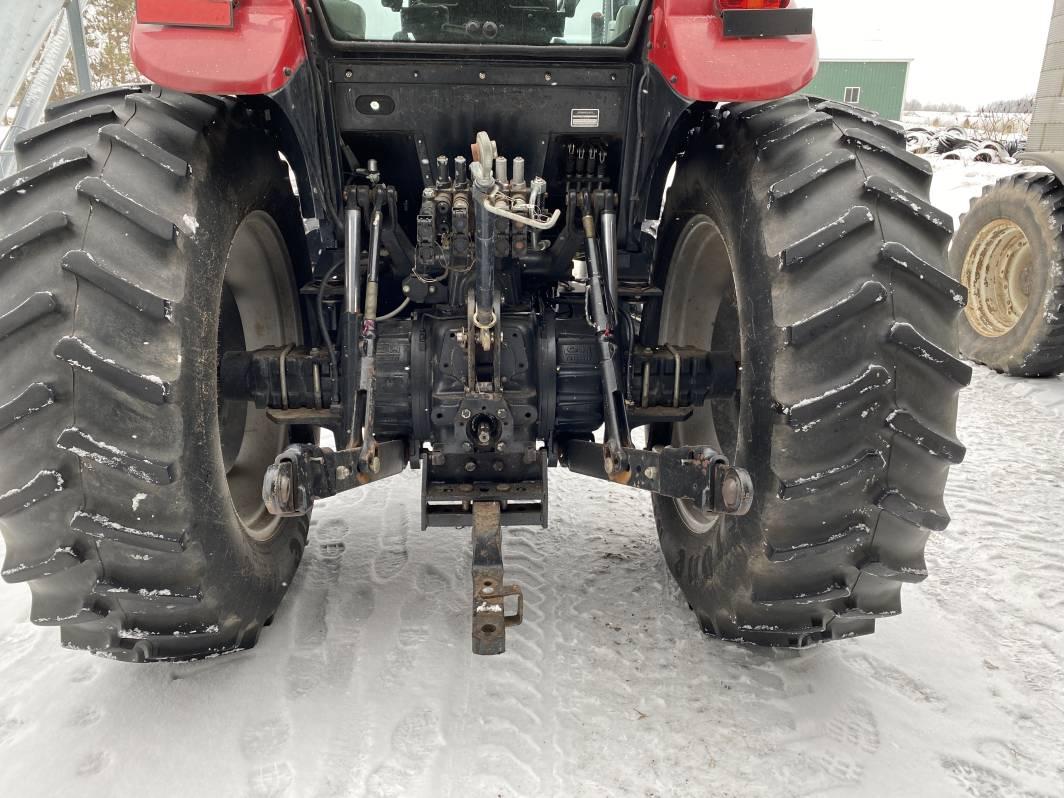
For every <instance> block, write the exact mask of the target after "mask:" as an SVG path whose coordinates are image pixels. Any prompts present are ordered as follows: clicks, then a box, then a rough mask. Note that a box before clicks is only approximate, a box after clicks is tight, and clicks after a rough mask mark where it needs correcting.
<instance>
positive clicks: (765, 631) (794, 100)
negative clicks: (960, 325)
mask: <svg viewBox="0 0 1064 798" xmlns="http://www.w3.org/2000/svg"><path fill="white" fill-rule="evenodd" d="M930 179H931V172H930V169H929V167H928V166H927V165H926V163H925V162H924V161H923V160H921V159H919V158H916V157H914V156H911V155H909V154H908V153H907V152H906V151H905V142H904V138H903V136H902V133H901V131H900V129H899V128H897V127H896V126H895V125H893V124H892V123H889V122H885V121H882V120H880V119H879V118H877V117H875V116H873V115H870V114H867V113H865V112H863V111H860V110H858V109H855V108H851V107H849V106H842V105H839V104H835V103H820V104H818V105H816V106H815V107H811V106H810V101H809V100H807V99H806V98H802V97H791V98H786V99H784V100H780V101H776V102H771V103H762V104H751V105H734V106H730V107H727V108H725V109H724V110H723V112H722V113H721V114H720V116H719V118H718V123H717V124H716V125H714V126H712V128H710V127H707V129H706V130H705V131H704V133H703V134H702V136H701V138H700V139H699V140H697V141H695V142H692V144H691V145H689V146H688V148H687V153H686V155H685V156H684V157H683V158H682V159H681V160H680V161H679V163H678V164H677V168H676V176H675V180H674V183H673V185H672V187H671V188H670V189H669V194H668V199H667V205H666V209H665V214H664V216H663V219H662V225H661V231H660V234H659V241H661V242H662V244H661V246H662V251H661V253H660V259H659V263H660V267H659V269H658V281H659V284H660V285H661V286H662V288H663V290H664V297H663V306H662V313H661V318H660V323H659V335H658V338H659V340H660V341H661V342H664V343H671V344H677V345H692V346H698V347H702V348H706V349H718V350H719V349H729V348H730V349H732V351H734V352H735V354H736V356H737V358H738V359H739V360H740V361H741V363H742V376H741V380H740V388H741V390H740V394H739V396H738V397H736V399H735V400H718V401H714V402H712V403H710V404H709V405H707V406H706V407H705V408H703V409H702V410H701V411H700V412H698V413H696V414H695V416H694V417H692V418H691V419H690V420H688V421H686V422H683V423H680V424H674V425H671V426H658V427H656V428H654V429H652V430H651V443H653V444H659V443H660V444H665V443H670V442H671V443H673V444H696V443H704V444H711V445H715V446H718V447H719V448H720V449H721V450H722V451H723V452H724V453H726V454H727V455H728V456H729V457H731V458H732V459H733V461H734V462H735V463H736V464H737V465H739V466H742V467H745V468H747V469H749V470H750V473H751V476H752V478H753V482H754V486H755V491H756V497H755V500H754V505H753V509H752V510H751V512H750V513H749V514H748V515H747V516H744V517H740V518H719V517H715V516H706V515H704V514H702V513H700V512H699V511H698V509H697V508H696V507H693V506H692V505H690V504H685V503H683V502H678V501H676V500H673V499H668V498H663V497H655V498H654V509H655V515H656V518H657V524H658V531H659V535H660V538H661V545H662V551H663V553H664V556H665V560H666V562H667V564H668V566H669V568H670V570H671V571H672V573H673V575H674V576H675V577H676V579H677V581H678V583H679V584H680V586H681V588H682V590H683V592H684V594H685V596H686V598H687V601H688V602H689V603H690V604H691V606H692V608H693V609H694V611H695V613H696V614H697V616H698V618H699V620H700V622H701V623H702V626H703V628H704V629H705V630H706V631H707V632H709V633H712V634H715V635H719V636H721V637H725V638H728V639H733V640H741V641H746V642H751V643H759V644H767V645H785V646H804V645H808V644H810V643H813V642H815V641H819V640H825V639H834V638H841V637H849V636H853V635H859V634H867V633H870V632H872V631H873V630H874V628H875V619H876V618H879V617H883V616H888V615H895V614H897V613H898V612H899V611H900V598H899V596H900V589H901V585H902V583H905V582H916V581H919V580H921V579H923V578H924V577H925V575H926V567H925V564H924V543H925V541H926V540H927V537H928V534H929V532H930V531H931V530H940V529H944V528H945V526H946V524H947V523H948V520H949V518H948V515H947V514H946V510H945V507H944V506H943V501H942V496H943V490H944V488H945V484H946V477H947V473H948V471H949V466H950V464H951V463H957V462H960V460H961V459H962V457H963V455H964V448H963V447H962V446H961V444H960V443H959V442H958V441H957V440H956V438H955V434H956V430H955V425H956V413H957V393H958V391H959V389H960V388H961V387H962V386H964V385H966V384H967V383H968V381H969V379H970V376H971V371H970V369H969V368H968V366H966V365H965V364H964V363H962V362H961V361H960V360H958V358H957V357H956V331H955V322H956V318H957V315H958V314H959V313H960V311H961V309H962V307H963V304H964V290H963V288H962V287H961V286H960V285H959V284H958V283H957V282H956V281H955V280H953V279H951V278H950V277H948V276H947V275H946V274H945V273H944V272H943V271H942V270H941V265H942V263H943V260H944V255H945V247H946V243H947V241H948V239H949V235H950V233H951V231H952V222H951V220H950V219H949V217H947V216H946V215H944V214H942V213H941V212H939V211H938V210H936V209H935V208H933V207H931V206H930V205H929V204H928V203H927V200H926V197H927V193H928V188H929V184H930Z"/></svg>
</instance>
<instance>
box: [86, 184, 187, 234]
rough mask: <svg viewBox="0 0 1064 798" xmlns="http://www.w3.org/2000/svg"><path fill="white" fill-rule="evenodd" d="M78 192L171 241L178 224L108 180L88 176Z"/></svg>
mask: <svg viewBox="0 0 1064 798" xmlns="http://www.w3.org/2000/svg"><path fill="white" fill-rule="evenodd" d="M77 192H78V193H79V194H81V195H83V196H86V197H88V198H89V199H91V200H94V201H95V202H98V203H99V204H101V205H104V206H106V207H108V208H110V209H111V210H112V211H114V212H115V213H117V214H120V215H122V216H124V217H126V218H127V219H129V221H131V222H133V224H135V225H137V226H138V227H141V228H143V229H144V230H147V231H148V232H149V233H151V234H152V235H154V236H156V237H157V238H159V239H162V240H163V241H171V240H173V237H174V232H175V230H176V225H175V224H174V223H173V222H172V221H170V220H169V219H167V218H166V217H165V216H163V215H162V214H161V213H159V212H158V211H154V210H152V209H151V208H149V207H148V206H146V205H142V204H141V203H140V202H138V201H137V200H135V199H133V198H132V197H130V196H127V195H125V194H123V193H121V192H120V191H119V190H118V189H116V188H115V187H114V186H112V185H110V184H109V183H108V182H107V181H106V180H104V179H102V178H99V177H86V178H84V179H83V180H82V181H81V182H79V183H78V185H77Z"/></svg>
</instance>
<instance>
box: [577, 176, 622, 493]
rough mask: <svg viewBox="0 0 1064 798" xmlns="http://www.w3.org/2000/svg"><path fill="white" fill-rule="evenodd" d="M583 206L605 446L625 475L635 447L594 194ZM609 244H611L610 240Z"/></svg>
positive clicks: (606, 459) (614, 469)
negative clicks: (616, 352)
mask: <svg viewBox="0 0 1064 798" xmlns="http://www.w3.org/2000/svg"><path fill="white" fill-rule="evenodd" d="M581 205H582V208H583V218H582V223H583V228H584V238H585V243H586V245H587V265H588V293H589V294H590V299H591V321H592V324H593V326H594V328H595V333H596V337H597V338H598V346H599V357H600V360H601V363H602V369H601V372H602V401H603V411H604V413H605V421H606V442H605V443H604V444H603V446H602V448H601V454H602V459H603V464H604V466H605V468H606V473H607V474H611V475H614V474H621V473H623V472H625V471H626V470H627V469H628V462H627V455H626V452H627V451H628V450H630V449H631V448H632V440H631V435H630V432H629V427H628V418H627V415H626V413H625V407H624V394H623V393H622V391H621V380H620V376H619V375H618V372H617V362H616V360H615V359H614V349H615V341H614V330H613V326H612V325H611V323H610V317H609V311H608V310H607V299H606V280H607V275H605V274H604V273H603V271H602V267H601V265H600V261H599V242H598V235H597V231H596V229H595V215H594V213H595V211H594V207H593V205H592V202H591V197H590V195H589V194H588V193H587V192H584V194H583V196H582V198H581ZM607 246H610V245H609V244H608V243H607Z"/></svg>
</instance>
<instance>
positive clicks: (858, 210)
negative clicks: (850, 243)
mask: <svg viewBox="0 0 1064 798" xmlns="http://www.w3.org/2000/svg"><path fill="white" fill-rule="evenodd" d="M873 222H875V217H874V216H873V215H872V211H870V210H869V209H868V208H867V207H865V206H864V205H855V206H854V207H852V208H850V209H849V210H848V211H846V213H844V214H843V215H842V216H840V217H839V218H838V219H836V220H835V221H833V222H831V223H830V224H828V225H825V226H824V227H822V228H821V229H820V230H817V231H816V232H815V233H812V234H811V235H809V236H806V237H805V238H803V239H801V240H799V241H795V242H794V243H793V244H791V245H790V246H789V247H786V248H785V249H784V250H783V252H781V253H780V268H781V269H783V270H784V271H789V270H792V269H795V268H797V267H798V266H803V265H805V264H806V263H807V262H809V261H811V260H815V259H816V258H821V257H823V256H824V255H825V254H827V253H828V252H830V250H831V248H832V247H833V246H835V245H836V244H839V243H841V242H842V241H845V240H846V239H847V238H848V237H849V236H851V235H853V234H854V233H856V232H858V231H860V230H861V229H863V228H865V227H869V226H871V225H872V224H873Z"/></svg>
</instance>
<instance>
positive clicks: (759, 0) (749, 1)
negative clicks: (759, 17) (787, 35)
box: [718, 0, 791, 11]
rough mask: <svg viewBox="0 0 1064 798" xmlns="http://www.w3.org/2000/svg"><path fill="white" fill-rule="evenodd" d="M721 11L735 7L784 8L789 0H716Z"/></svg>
mask: <svg viewBox="0 0 1064 798" xmlns="http://www.w3.org/2000/svg"><path fill="white" fill-rule="evenodd" d="M718 2H719V3H720V10H721V11H731V10H732V9H736V8H744V9H746V8H786V7H787V6H788V5H790V2H791V0H718Z"/></svg>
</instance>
